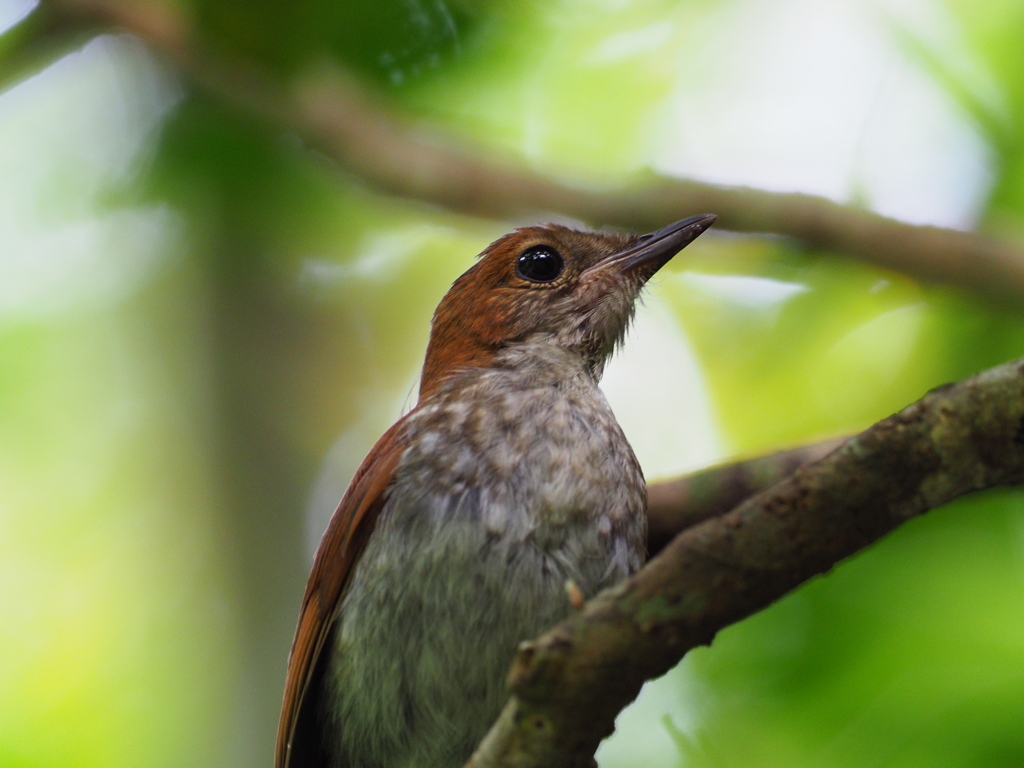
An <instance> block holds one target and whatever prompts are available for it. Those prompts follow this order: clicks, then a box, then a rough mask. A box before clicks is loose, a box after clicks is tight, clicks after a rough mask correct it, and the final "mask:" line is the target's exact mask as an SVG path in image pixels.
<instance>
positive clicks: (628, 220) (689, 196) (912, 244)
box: [44, 0, 1024, 301]
mask: <svg viewBox="0 0 1024 768" xmlns="http://www.w3.org/2000/svg"><path fill="white" fill-rule="evenodd" d="M44 2H48V3H49V4H50V5H51V6H53V7H54V8H57V9H60V12H61V13H62V14H63V16H64V18H65V19H66V20H67V22H68V23H69V24H83V23H84V24H95V23H101V24H104V25H106V26H108V27H114V28H120V29H124V30H127V31H129V32H131V33H133V34H135V35H137V36H139V37H140V38H142V39H144V40H146V41H147V42H148V43H149V44H150V46H151V47H152V48H153V49H154V50H156V51H158V52H160V53H162V54H163V55H164V56H166V57H167V58H168V59H170V60H171V61H173V62H174V63H176V64H177V65H178V66H179V67H180V68H181V70H182V71H183V72H185V73H186V74H187V75H188V76H189V77H191V78H192V79H193V80H194V81H195V82H196V83H197V84H198V85H200V86H201V87H203V88H205V89H206V90H208V91H209V92H210V93H212V94H214V95H216V96H217V97H219V98H221V99H223V100H224V101H225V102H228V103H231V104H234V105H236V106H238V107H240V108H242V109H244V110H246V111H247V112H249V113H251V114H253V115H255V116H256V117H258V118H260V119H262V120H266V121H269V122H271V123H273V124H275V125H277V126H279V127H281V128H283V129H286V130H288V131H291V132H293V133H295V134H297V135H299V136H301V137H302V138H303V139H304V140H305V141H307V142H308V143H309V144H311V145H312V146H315V147H317V148H319V149H320V150H321V151H323V152H324V153H326V154H327V155H328V156H330V157H331V158H333V159H334V160H335V161H336V162H338V163H339V165H340V166H341V167H342V168H344V169H345V170H346V171H348V172H349V173H351V174H353V175H355V176H357V177H359V178H360V179H362V180H363V181H365V182H366V183H368V184H370V185H372V186H374V187H376V188H378V189H380V190H382V191H384V192H387V193H390V194H394V195H399V196H403V197H408V198H414V199H417V200H421V201H425V202H427V203H431V204H435V205H441V206H444V207H446V208H449V209H451V210H454V211H458V212H461V213H465V214H470V215H473V216H484V217H490V218H498V219H513V220H516V219H524V218H528V217H530V218H532V217H537V216H545V215H550V214H551V213H552V212H557V213H562V214H567V215H569V216H573V217H576V218H579V219H582V220H584V221H589V222H595V223H599V224H601V225H609V224H610V225H617V226H621V227H624V228H627V229H631V230H634V231H647V230H651V229H655V228H657V227H660V226H663V225H664V224H665V222H668V221H673V220H675V219H678V218H679V217H680V216H682V215H684V214H686V213H693V212H694V211H712V212H714V213H717V214H718V216H719V223H718V225H719V227H720V228H725V229H731V230H735V231H737V232H755V233H776V234H780V235H785V236H788V237H792V238H795V239H797V240H799V241H801V242H803V243H805V244H806V245H807V246H810V247H813V248H821V249H825V250H831V251H835V252H837V253H842V254H845V255H848V256H852V257H854V258H857V259H860V260H861V261H864V262H866V263H869V264H873V265H875V266H878V267H882V268H884V269H891V270H895V271H899V272H903V273H905V274H908V275H911V276H913V277H915V278H917V279H919V280H923V281H929V282H938V283H948V284H952V285H956V286H958V287H962V288H965V289H970V290H973V291H977V292H979V293H981V294H983V295H986V296H990V297H998V298H1000V299H1007V298H1009V299H1013V300H1015V301H1019V300H1020V299H1021V298H1022V297H1024V247H1022V246H1021V245H1020V244H1018V243H1015V242H1010V241H1006V240H998V239H994V238H990V237H986V236H984V235H978V234H971V233H967V232H961V231H958V230H952V229H945V228H941V227H931V226H916V225H912V224H906V223H903V222H899V221H896V220H893V219H889V218H886V217H884V216H880V215H878V214H875V213H871V212H870V211H866V210H863V209H859V208H853V207H850V206H844V205H840V204H838V203H834V202H832V201H830V200H827V199H825V198H821V197H815V196H812V195H804V194H795V193H787V194H784V193H776V192H766V191H761V190H755V189H750V188H746V187H725V186H719V185H716V184H707V183H703V182H698V181H692V180H682V179H670V178H665V177H661V176H657V175H655V174H653V173H652V174H645V175H640V176H638V177H636V178H635V179H634V180H633V182H632V183H630V184H629V185H627V186H623V187H619V188H615V189H608V190H595V189H593V188H592V187H587V186H586V185H584V184H580V185H575V186H574V185H568V184H564V183H560V182H557V181H554V180H553V179H551V178H548V177H546V176H544V175H542V174H540V173H537V172H536V171H534V170H532V169H531V168H529V167H526V166H524V165H523V164H522V163H517V162H515V161H514V160H513V159H511V158H504V159H501V158H495V157H494V152H493V151H488V150H485V149H484V148H481V147H474V146H471V144H470V142H467V141H466V140H465V139H464V138H462V137H458V136H453V135H448V134H446V133H444V132H442V131H439V130H436V129H426V128H424V127H423V126H422V125H419V124H416V123H414V122H413V121H412V120H411V119H410V118H409V117H407V116H403V115H400V114H399V113H398V112H397V111H396V109H395V108H394V106H393V105H384V103H383V101H382V100H381V99H380V98H379V97H378V96H375V95H372V94H371V93H370V92H368V91H367V90H366V89H365V88H363V87H362V86H361V85H360V84H359V83H358V82H357V81H356V80H355V79H353V78H352V77H350V76H348V75H346V74H345V73H344V72H342V71H341V70H339V69H337V68H334V67H330V66H326V65H325V66H324V67H322V68H321V69H320V70H318V71H316V72H311V73H308V74H306V75H305V76H302V77H298V78H296V80H295V81H294V82H293V83H292V84H290V85H286V84H282V83H279V82H276V81H275V80H274V78H273V77H271V76H269V75H268V74H266V73H261V72H260V71H259V70H257V69H256V68H254V67H252V66H246V65H245V64H244V63H242V62H235V61H230V60H228V59H226V58H223V57H220V58H218V57H216V56H215V55H213V54H212V53H211V52H210V51H204V50H202V49H201V47H200V46H199V45H198V43H197V42H196V39H195V37H196V35H195V33H194V30H193V29H192V28H191V25H190V23H189V20H188V18H187V17H186V16H184V14H183V13H182V12H181V11H180V10H178V9H174V8H172V7H171V6H169V5H163V4H159V3H145V4H139V3H135V2H128V0H44Z"/></svg>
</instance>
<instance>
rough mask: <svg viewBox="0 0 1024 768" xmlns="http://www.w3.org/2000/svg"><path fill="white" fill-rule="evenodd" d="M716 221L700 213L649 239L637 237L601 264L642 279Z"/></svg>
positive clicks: (668, 227)
mask: <svg viewBox="0 0 1024 768" xmlns="http://www.w3.org/2000/svg"><path fill="white" fill-rule="evenodd" d="M717 218H718V217H717V216H715V215H714V214H713V213H702V214H701V215H700V216H691V217H690V218H688V219H683V220H682V221H677V222H676V223H675V224H669V225H668V226H667V227H662V228H661V229H659V230H658V231H657V232H651V233H650V234H649V235H641V236H640V237H639V238H638V239H637V241H636V242H635V243H633V244H632V245H631V246H629V247H628V248H626V249H625V250H623V251H620V252H619V253H616V254H615V255H613V256H611V257H609V258H608V259H607V260H606V261H605V264H608V263H614V264H617V265H619V271H620V272H622V273H623V274H628V273H630V272H642V273H644V277H645V279H646V278H648V277H650V276H651V275H653V274H654V273H655V272H657V271H658V270H659V269H661V268H662V267H663V266H665V264H667V263H668V261H669V260H670V259H671V258H672V257H673V256H675V255H676V254H677V253H679V252H680V251H681V250H683V248H685V247H686V246H688V245H689V244H690V243H692V242H693V241H694V240H696V239H697V238H698V237H699V236H700V235H701V234H702V233H703V232H704V230H706V229H707V228H708V227H710V226H711V225H712V224H714V223H715V220H716V219H717Z"/></svg>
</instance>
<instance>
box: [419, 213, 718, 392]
mask: <svg viewBox="0 0 1024 768" xmlns="http://www.w3.org/2000/svg"><path fill="white" fill-rule="evenodd" d="M715 218H716V217H715V216H713V215H711V214H704V215H701V216H693V217H691V218H689V219H683V220H682V221H677V222H676V223H675V224H670V225H669V226H667V227H664V228H663V229H659V230H658V231H656V232H652V233H650V234H647V235H619V234H608V233H600V232H583V231H578V230H575V229H570V228H568V227H564V226H561V225H558V224H545V225H541V226H533V227H522V228H520V229H517V230H516V231H514V232H512V233H510V234H507V235H505V236H504V237H501V238H499V239H498V240H495V241H494V242H493V243H491V244H490V245H489V246H488V247H487V248H486V249H485V250H484V251H483V253H481V254H480V257H479V260H478V261H477V262H476V264H474V265H473V266H472V267H470V268H469V269H468V270H466V272H465V273H463V274H462V276H461V277H459V278H458V279H457V280H456V281H455V283H454V284H453V285H452V287H451V289H450V290H449V291H448V293H447V294H446V295H445V297H444V298H443V299H442V300H441V303H440V304H439V305H438V307H437V310H436V311H435V313H434V319H433V322H432V325H431V334H430V343H429V345H428V347H427V358H426V362H425V363H424V366H423V376H422V379H421V382H420V398H421V399H422V398H424V397H426V396H428V395H429V394H431V393H432V392H433V391H434V390H435V389H436V388H437V387H438V385H439V384H440V383H441V382H442V381H443V380H444V379H445V378H447V377H448V376H450V375H452V374H454V373H457V372H458V371H460V370H464V369H467V368H477V367H481V366H487V365H489V364H490V363H491V361H492V360H493V359H494V357H495V355H497V354H498V352H499V351H501V350H502V349H504V348H507V347H509V346H510V345H514V344H517V343H522V342H539V343H545V344H552V345H555V346H558V347H560V348H562V349H565V350H568V351H571V352H574V353H578V354H579V355H580V356H581V357H582V359H583V360H584V362H585V363H586V365H588V366H589V367H590V369H591V370H592V371H593V372H594V373H595V375H600V372H601V370H602V369H603V367H604V363H605V360H606V359H607V358H608V356H609V355H610V354H611V353H612V351H613V350H614V349H615V346H616V345H617V344H618V343H619V342H620V341H621V340H622V337H623V335H624V334H625V332H626V328H627V326H628V325H629V321H630V319H631V318H632V317H633V309H634V305H635V302H636V299H637V296H639V294H640V290H641V289H642V288H643V286H644V284H645V283H646V282H647V281H648V280H649V279H650V278H651V276H652V275H654V273H655V272H657V271H658V269H660V268H661V267H662V266H663V265H664V264H665V263H666V262H668V261H669V259H671V258H672V257H673V256H674V255H675V254H676V253H678V252H679V251H680V250H682V249H683V248H684V247H686V246H687V245H688V244H689V243H691V242H693V240H694V239H696V238H697V236H698V235H700V234H701V233H702V232H704V230H706V229H707V228H708V227H710V226H711V225H712V224H713V223H714V221H715Z"/></svg>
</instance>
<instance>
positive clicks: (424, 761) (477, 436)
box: [330, 358, 646, 768]
mask: <svg viewBox="0 0 1024 768" xmlns="http://www.w3.org/2000/svg"><path fill="white" fill-rule="evenodd" d="M547 362H550V361H547V360H545V359H543V358H542V359H540V360H539V361H538V364H537V365H536V366H533V367H532V368H531V367H529V366H523V365H522V364H518V365H516V366H511V367H510V368H509V369H502V368H495V369H487V370H482V371H477V372H471V373H467V374H465V375H464V376H462V377H460V379H459V380H457V381H453V382H449V383H448V384H447V385H445V386H443V387H441V388H440V389H439V390H438V391H437V393H436V394H435V395H434V396H433V397H432V398H431V399H430V401H428V402H425V403H423V404H421V406H420V407H419V408H418V409H417V411H416V412H414V413H413V414H410V417H409V418H408V419H407V420H406V425H405V428H406V430H407V432H406V435H407V440H408V446H409V447H408V448H407V449H406V451H405V453H404V454H403V456H402V458H401V460H400V462H399V466H398V469H397V471H396V479H395V482H394V484H393V486H392V488H391V489H390V491H389V494H388V497H387V500H386V502H385V505H384V509H383V510H382V512H381V516H380V519H379V520H378V523H377V527H376V529H375V531H374V533H373V535H372V537H371V539H370V542H369V543H368V545H367V549H366V551H365V553H364V555H363V557H362V558H361V559H360V562H359V565H358V566H357V568H356V571H355V573H354V575H353V580H352V583H351V585H350V587H349V590H348V593H347V595H346V597H345V599H344V601H343V604H342V610H341V613H340V616H339V624H338V627H337V631H336V635H335V637H336V641H335V656H334V660H333V661H332V669H331V672H332V674H331V676H330V678H331V697H330V700H331V702H332V706H331V712H330V715H331V717H333V718H334V719H335V720H336V721H337V729H336V732H337V733H338V734H339V742H338V744H337V752H338V756H339V763H338V764H339V765H346V766H349V768H353V767H359V766H363V767H365V768H371V767H376V766H380V767H381V768H383V767H384V766H388V768H403V766H410V767H411V766H414V765H415V766H418V767H419V768H446V767H448V766H451V768H455V766H458V765H461V764H462V763H463V762H464V761H465V760H466V759H467V758H468V756H469V754H470V753H471V751H472V749H473V747H474V746H475V744H476V743H477V742H478V741H479V739H480V738H481V737H482V736H483V734H484V733H485V732H486V729H487V727H488V726H489V725H490V723H491V722H493V720H494V718H495V717H496V716H497V714H498V711H499V710H500V707H501V705H502V703H503V701H504V699H505V697H506V691H505V688H504V677H505V674H506V672H507V669H508V666H509V664H510V662H511V659H512V655H513V653H514V651H515V648H516V646H517V644H518V643H519V642H520V641H522V640H525V639H528V638H530V637H533V636H535V635H537V634H538V633H539V632H541V631H542V630H544V629H545V628H547V627H548V626H550V625H552V624H554V623H556V622H557V621H558V620H560V619H561V618H563V617H564V616H565V615H566V614H567V613H568V610H569V605H568V600H567V597H566V591H565V587H566V582H567V581H568V580H570V579H571V580H572V581H573V582H574V583H575V584H576V585H577V586H578V587H579V588H580V589H582V590H583V592H584V594H586V595H587V596H588V597H589V596H591V595H593V594H594V593H595V592H597V591H598V590H600V589H602V588H604V587H606V586H609V585H611V584H613V583H615V582H617V581H619V580H621V579H623V578H625V577H626V576H627V575H629V574H630V573H632V572H633V571H635V570H636V569H637V568H639V566H640V565H641V564H642V561H643V558H644V542H645V536H646V531H645V508H646V489H645V486H644V481H643V475H642V473H641V471H640V467H639V465H638V464H637V462H636V459H635V457H634V455H633V452H632V450H631V449H630V447H629V444H628V442H627V441H626V438H625V436H624V435H623V434H622V431H621V429H620V428H619V425H618V424H617V423H616V421H615V419H614V417H613V415H612V413H611V410H610V408H609V406H608V404H607V402H606V401H605V398H604V396H603V395H602V393H601V392H600V390H599V389H598V387H597V382H596V380H595V379H594V377H593V375H592V374H590V373H589V372H588V371H586V370H585V369H584V368H583V367H582V366H578V367H574V368H566V366H565V365H563V364H562V363H563V362H564V361H560V360H555V361H553V364H554V365H553V367H552V366H547V367H545V363H547ZM567 370H568V371H569V373H570V375H566V371H567ZM356 750H359V751H358V752H356Z"/></svg>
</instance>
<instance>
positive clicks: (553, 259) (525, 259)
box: [516, 245, 565, 283]
mask: <svg viewBox="0 0 1024 768" xmlns="http://www.w3.org/2000/svg"><path fill="white" fill-rule="evenodd" d="M564 267H565V262H563V261H562V257H561V255H560V254H559V253H558V251H556V250H555V249H554V248H552V247H551V246H550V245H535V246H533V247H532V248H527V249H526V250H525V251H523V252H522V254H521V255H520V256H519V258H518V259H516V274H517V275H519V276H520V277H523V278H526V279H527V280H530V281H532V282H534V283H550V282H551V281H552V280H554V279H555V278H556V277H558V276H559V275H560V274H562V269H563V268H564Z"/></svg>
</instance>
